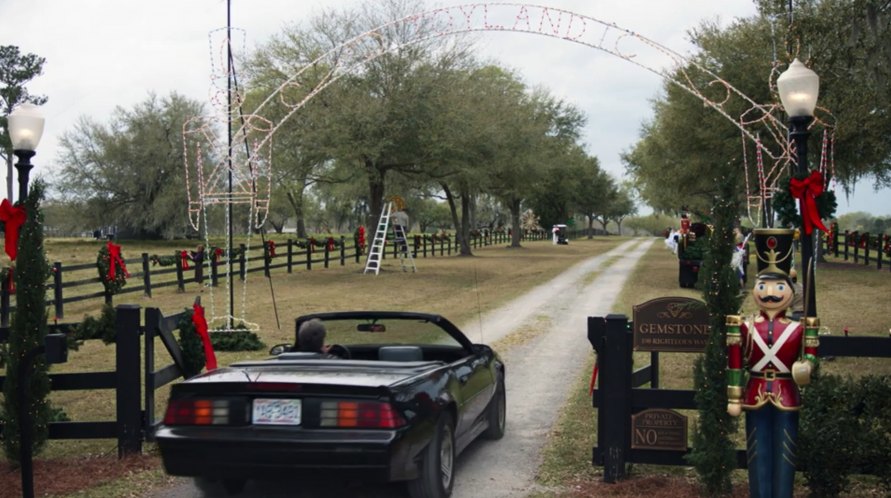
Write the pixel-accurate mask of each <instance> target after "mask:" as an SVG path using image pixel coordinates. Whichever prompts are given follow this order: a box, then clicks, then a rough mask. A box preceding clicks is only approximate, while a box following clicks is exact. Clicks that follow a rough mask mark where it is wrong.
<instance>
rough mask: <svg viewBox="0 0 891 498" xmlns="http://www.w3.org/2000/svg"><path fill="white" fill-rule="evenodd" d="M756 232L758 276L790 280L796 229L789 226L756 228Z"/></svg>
mask: <svg viewBox="0 0 891 498" xmlns="http://www.w3.org/2000/svg"><path fill="white" fill-rule="evenodd" d="M754 233H755V254H756V255H757V256H758V278H774V279H783V280H790V276H789V274H790V272H791V270H792V252H793V251H792V240H793V238H794V235H795V231H794V230H791V229H788V228H756V229H755V230H754ZM790 281H791V280H790Z"/></svg>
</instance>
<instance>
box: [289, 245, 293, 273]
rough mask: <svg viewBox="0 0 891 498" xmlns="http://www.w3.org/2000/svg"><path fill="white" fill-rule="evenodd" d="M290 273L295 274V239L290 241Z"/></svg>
mask: <svg viewBox="0 0 891 498" xmlns="http://www.w3.org/2000/svg"><path fill="white" fill-rule="evenodd" d="M288 273H294V239H288Z"/></svg>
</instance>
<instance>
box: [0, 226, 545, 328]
mask: <svg viewBox="0 0 891 498" xmlns="http://www.w3.org/2000/svg"><path fill="white" fill-rule="evenodd" d="M544 238H546V235H545V234H544V233H543V232H529V233H524V234H523V237H522V240H524V241H529V240H542V239H544ZM332 240H333V239H319V241H318V242H315V243H314V241H313V240H306V241H297V240H294V239H287V240H286V241H285V242H282V243H275V242H273V243H272V244H269V243H267V244H266V245H265V246H264V245H262V244H260V245H259V247H252V248H251V250H248V248H247V247H246V246H245V245H244V244H242V245H240V246H239V248H238V249H237V250H236V251H234V252H235V257H234V258H233V259H232V273H233V275H237V276H238V277H239V278H241V279H242V280H244V279H245V277H246V275H247V274H248V273H253V272H264V274H265V275H269V274H270V272H271V271H273V270H281V269H284V270H285V271H286V272H288V273H292V272H294V271H295V270H299V269H305V270H312V269H313V268H314V267H315V268H319V267H322V268H329V267H330V266H331V265H334V264H339V265H341V266H343V265H346V263H347V262H350V263H363V262H364V258H363V256H364V254H363V251H362V250H360V248H359V244H358V241H357V240H356V239H355V238H354V239H352V240H350V239H346V238H344V237H339V238H338V239H336V240H333V241H334V243H333V244H332V243H330V242H331V241H332ZM509 241H510V238H509V234H508V233H507V232H504V231H482V232H479V233H476V232H474V234H473V236H472V237H471V239H470V243H471V247H472V248H480V247H485V246H490V245H494V244H502V243H508V242H509ZM391 247H392V251H390V250H389V249H388V251H386V252H385V253H384V255H383V257H384V259H386V257H387V255H388V253H389V254H390V255H391V256H392V257H394V258H395V257H397V247H396V245H395V244H394V245H392V246H391ZM125 249H126V248H125ZM458 252H460V248H459V245H458V242H457V239H456V238H455V237H451V236H447V235H446V236H437V235H414V236H412V254H413V256H414V257H415V258H418V257H421V258H427V257H437V256H440V257H442V256H451V255H452V254H457V253H458ZM172 256H173V258H172V260H173V261H174V264H173V265H169V266H161V267H156V263H153V261H152V257H151V256H150V255H149V254H148V253H142V255H141V257H139V258H131V259H125V260H124V263H125V264H126V265H127V267H128V269H130V270H133V271H131V272H130V278H129V280H128V285H127V286H126V287H124V288H123V289H121V291H120V292H119V294H130V293H137V292H141V293H143V295H144V296H146V297H149V298H151V297H152V291H153V290H156V289H159V288H163V287H173V286H175V287H176V288H177V290H178V291H179V292H185V291H186V287H187V286H188V285H197V286H201V285H203V283H204V281H205V279H207V280H209V284H210V285H213V286H217V285H218V284H219V279H220V277H221V276H225V273H226V271H228V264H229V262H228V260H226V259H225V257H221V258H215V257H213V255H212V254H208V255H207V256H206V258H207V260H206V261H205V262H204V264H203V265H199V264H191V265H189V268H185V266H184V264H183V258H182V257H181V251H173V252H172ZM186 264H188V260H186ZM47 294H48V298H47V301H46V304H47V306H52V309H53V311H54V314H53V316H54V319H55V320H57V321H58V320H62V319H64V317H65V305H66V304H69V303H75V302H79V301H86V300H94V299H104V300H105V302H106V303H110V304H112V301H113V296H112V295H110V294H108V293H107V292H106V291H105V287H104V286H103V284H102V279H101V278H100V277H99V275H98V270H97V267H96V264H95V263H84V264H79V265H71V266H66V265H63V264H62V263H61V262H58V261H57V262H55V263H53V266H52V276H51V278H50V279H49V281H48V282H47ZM13 295H14V294H13V293H11V292H10V282H9V280H8V279H4V280H3V281H0V327H8V326H9V318H10V315H11V313H12V312H14V311H15V305H14V303H13V302H11V301H12V300H11V299H10V298H11V296H13Z"/></svg>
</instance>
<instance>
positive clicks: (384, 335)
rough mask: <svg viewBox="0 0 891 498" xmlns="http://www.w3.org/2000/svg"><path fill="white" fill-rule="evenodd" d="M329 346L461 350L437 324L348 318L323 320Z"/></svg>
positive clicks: (415, 320)
mask: <svg viewBox="0 0 891 498" xmlns="http://www.w3.org/2000/svg"><path fill="white" fill-rule="evenodd" d="M320 321H321V322H322V323H323V324H324V325H325V330H326V332H327V334H326V337H325V343H326V344H342V345H344V346H357V345H384V344H386V345H409V344H411V345H440V346H461V344H460V343H459V342H458V341H457V340H455V339H454V338H453V337H452V336H451V335H449V333H448V332H446V330H444V329H443V328H442V327H440V326H439V325H438V324H436V323H432V322H430V321H427V320H423V319H418V318H410V319H406V318H392V317H388V318H368V317H366V318H359V319H357V318H349V319H331V318H326V319H322V320H320Z"/></svg>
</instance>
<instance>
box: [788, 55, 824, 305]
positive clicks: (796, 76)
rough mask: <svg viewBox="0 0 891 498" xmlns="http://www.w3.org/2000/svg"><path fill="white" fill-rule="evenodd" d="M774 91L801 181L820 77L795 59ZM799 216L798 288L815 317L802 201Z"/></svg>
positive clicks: (811, 244)
mask: <svg viewBox="0 0 891 498" xmlns="http://www.w3.org/2000/svg"><path fill="white" fill-rule="evenodd" d="M777 90H778V91H779V94H780V100H781V101H782V102H783V108H784V109H785V110H786V114H788V115H789V124H790V126H789V138H790V140H792V141H794V143H795V155H796V157H797V167H796V171H795V177H796V178H798V179H804V178H805V177H807V176H808V174H809V173H810V169H809V168H808V163H807V140H808V137H809V136H810V132H809V131H808V129H807V128H808V125H810V124H811V122H812V121H813V120H814V109H815V108H816V107H817V97H818V95H819V94H820V78H819V76H817V73H815V72H813V71H811V70H810V69H808V68H807V66H805V65H804V64H802V63H801V61H799V60H798V59H795V60H793V61H792V64H789V68H788V69H786V70H785V71H784V72H783V74H781V75H780V77H779V78H777ZM799 212H800V213H801V218H802V219H801V227H800V230H799V232H800V242H801V274H802V276H803V279H802V282H801V287H802V289H804V294H805V303H804V309H805V311H806V315H807V316H809V317H815V316H817V295H816V292H815V289H814V285H813V282H814V267H813V264H811V261H812V260H813V257H814V241H813V235H811V234H809V233H807V231H806V229H805V226H806V225H805V219H804V218H805V206H804V200H802V201H800V205H799Z"/></svg>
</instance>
